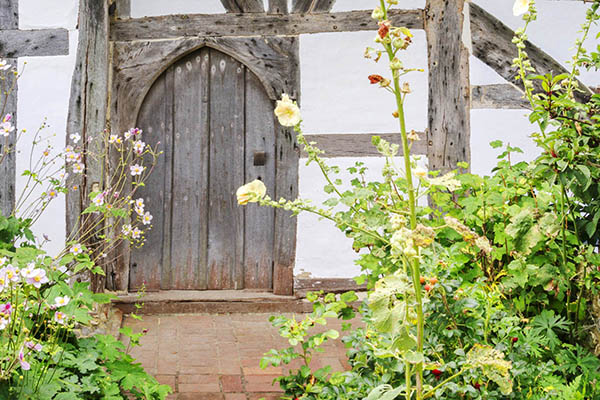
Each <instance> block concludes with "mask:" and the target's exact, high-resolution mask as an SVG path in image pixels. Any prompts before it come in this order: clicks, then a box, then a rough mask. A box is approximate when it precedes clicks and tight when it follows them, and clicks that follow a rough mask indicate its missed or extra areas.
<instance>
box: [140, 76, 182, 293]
mask: <svg viewBox="0 0 600 400" xmlns="http://www.w3.org/2000/svg"><path fill="white" fill-rule="evenodd" d="M172 80H173V75H172V70H171V69H170V70H169V71H168V72H167V73H165V74H163V75H161V76H160V77H159V78H158V79H157V80H156V82H155V83H154V85H153V86H152V88H151V89H150V92H148V95H147V96H146V99H145V101H144V104H143V106H142V109H141V110H140V115H139V117H138V123H137V126H138V127H139V128H141V129H142V130H143V133H142V140H144V142H146V143H148V144H149V145H151V146H155V144H156V143H157V142H158V141H160V142H161V143H164V142H165V137H166V136H167V135H169V134H171V130H170V129H169V128H171V127H170V126H167V123H168V121H169V116H170V114H171V113H172V107H173V91H172V90H171V91H168V90H167V82H168V81H172ZM169 150H172V149H169ZM167 152H168V150H167V149H166V148H165V153H167ZM167 157H168V155H165V156H163V157H160V158H159V159H158V161H157V164H156V166H155V167H154V171H152V174H151V175H150V176H149V177H148V179H147V181H146V183H145V186H143V187H141V188H139V189H137V191H136V196H135V197H134V200H136V199H138V198H141V199H143V200H144V210H145V211H148V212H150V213H151V214H152V216H153V219H152V226H151V229H150V230H149V231H146V234H145V239H146V241H145V243H144V244H143V246H142V247H140V248H135V247H134V248H132V249H131V260H130V272H129V291H131V292H135V291H137V290H139V289H140V288H141V287H142V285H144V286H145V287H146V290H148V291H150V292H153V291H158V290H160V289H161V271H162V265H163V264H164V261H163V260H164V255H163V235H164V234H165V228H167V229H168V227H165V220H164V219H165V215H167V214H168V213H165V212H164V211H163V204H164V200H165V196H166V191H167V190H168V191H170V188H165V174H166V173H167V169H168V167H167V163H166V158H167ZM147 161H149V160H147ZM169 211H170V210H169ZM134 215H135V213H134Z"/></svg>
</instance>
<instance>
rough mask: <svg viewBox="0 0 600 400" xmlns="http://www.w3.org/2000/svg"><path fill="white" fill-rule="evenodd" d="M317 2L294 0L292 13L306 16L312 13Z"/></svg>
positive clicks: (313, 0) (312, 0)
mask: <svg viewBox="0 0 600 400" xmlns="http://www.w3.org/2000/svg"><path fill="white" fill-rule="evenodd" d="M314 2H315V0H293V1H292V13H293V14H304V13H308V12H310V10H311V9H312V7H313V3H314Z"/></svg>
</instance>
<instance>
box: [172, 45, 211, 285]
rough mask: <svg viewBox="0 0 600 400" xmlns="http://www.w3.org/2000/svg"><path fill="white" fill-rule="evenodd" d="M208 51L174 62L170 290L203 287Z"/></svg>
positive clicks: (206, 174)
mask: <svg viewBox="0 0 600 400" xmlns="http://www.w3.org/2000/svg"><path fill="white" fill-rule="evenodd" d="M210 62H211V61H210V60H209V50H208V49H202V50H201V51H199V52H195V53H192V54H190V55H189V56H187V57H185V58H183V59H182V60H181V61H178V62H177V63H176V64H175V66H174V67H175V69H174V71H175V106H174V109H173V123H174V131H173V133H174V135H175V137H174V139H173V160H172V168H173V180H172V188H173V189H172V193H173V198H172V203H173V204H172V209H171V215H172V224H171V269H173V270H174V271H171V274H172V276H174V280H173V282H172V287H171V288H172V289H206V287H207V282H206V272H207V271H206V232H207V219H206V209H207V196H208V192H207V190H206V188H207V187H208V159H209V156H208V153H209V150H208V149H209V138H208V131H207V130H206V127H207V118H208V111H207V110H208V104H207V102H208V99H207V98H206V93H207V91H208V90H209V68H210Z"/></svg>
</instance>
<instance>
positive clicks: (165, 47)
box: [110, 36, 300, 295]
mask: <svg viewBox="0 0 600 400" xmlns="http://www.w3.org/2000/svg"><path fill="white" fill-rule="evenodd" d="M202 47H211V48H214V49H215V50H218V51H220V52H223V53H225V54H227V55H229V56H231V57H232V58H234V59H236V60H237V61H239V62H240V63H242V64H244V65H245V66H246V67H247V68H248V69H249V70H250V71H251V72H253V73H254V74H255V75H256V76H257V77H258V79H259V80H260V82H261V83H262V84H263V86H264V88H265V91H266V93H267V95H268V97H269V98H270V99H271V100H273V101H275V100H276V99H278V98H280V97H281V94H282V93H289V94H290V96H292V97H294V98H296V99H297V100H299V86H300V77H299V68H298V53H299V46H298V37H296V36H285V37H283V36H273V37H243V38H232V37H228V38H220V37H218V38H215V37H193V38H180V39H176V40H164V41H135V42H114V43H113V44H112V69H111V72H112V91H111V92H112V94H111V98H112V101H111V114H112V118H111V129H112V130H113V131H116V132H124V131H126V130H128V129H130V128H132V127H134V126H135V124H136V123H137V118H138V114H139V111H140V108H141V105H142V103H143V101H144V99H145V97H146V94H147V93H148V91H149V90H150V88H151V87H152V85H153V84H154V82H155V81H156V79H157V78H158V77H159V76H160V75H161V74H162V73H163V72H164V71H165V70H166V69H167V68H168V67H169V66H171V65H172V64H173V63H175V62H176V61H177V60H179V59H181V58H183V57H185V56H187V55H188V54H191V53H193V52H195V51H197V50H198V49H200V48H202ZM257 54H258V55H260V57H258V56H257ZM275 135H276V154H277V156H276V177H275V187H276V193H274V196H273V197H274V198H281V197H284V198H287V199H294V198H296V197H297V195H298V161H299V155H300V154H299V151H298V146H297V144H296V140H295V135H294V134H293V132H292V131H291V129H285V128H283V127H278V128H277V129H276V131H275ZM290 217H291V214H290V212H289V211H284V210H281V209H277V210H276V211H275V242H274V248H273V259H274V265H273V292H274V293H275V294H287V295H291V294H292V293H293V285H294V279H293V269H294V262H295V256H296V230H297V223H296V219H295V218H290ZM119 252H120V253H121V254H122V257H120V262H119V263H118V264H117V265H114V266H113V268H114V269H115V270H114V271H110V272H111V273H112V274H111V275H113V276H118V277H119V279H115V286H116V287H115V289H116V290H119V291H124V290H127V289H128V283H129V260H130V256H131V251H130V249H129V248H128V246H127V245H126V244H124V245H123V246H121V249H119Z"/></svg>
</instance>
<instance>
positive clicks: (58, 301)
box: [54, 296, 71, 308]
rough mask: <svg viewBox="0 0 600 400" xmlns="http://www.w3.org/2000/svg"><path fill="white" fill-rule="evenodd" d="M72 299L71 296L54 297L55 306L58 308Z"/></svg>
mask: <svg viewBox="0 0 600 400" xmlns="http://www.w3.org/2000/svg"><path fill="white" fill-rule="evenodd" d="M70 300H71V299H69V296H63V297H60V296H58V297H57V298H56V299H54V307H56V308H58V307H62V306H66V305H67V304H69V301H70Z"/></svg>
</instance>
